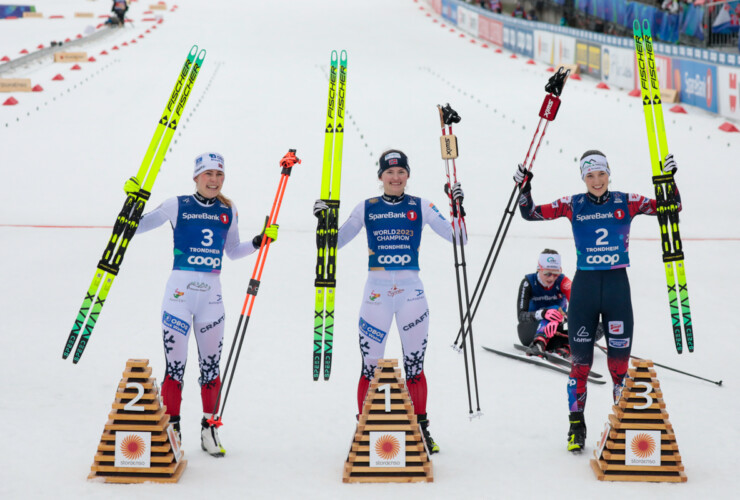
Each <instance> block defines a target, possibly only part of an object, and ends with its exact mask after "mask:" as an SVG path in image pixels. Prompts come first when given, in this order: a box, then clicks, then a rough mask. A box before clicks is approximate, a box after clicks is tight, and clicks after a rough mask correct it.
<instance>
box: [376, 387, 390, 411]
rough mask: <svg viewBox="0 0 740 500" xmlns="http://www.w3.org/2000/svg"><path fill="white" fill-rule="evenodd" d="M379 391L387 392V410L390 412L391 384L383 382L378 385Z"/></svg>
mask: <svg viewBox="0 0 740 500" xmlns="http://www.w3.org/2000/svg"><path fill="white" fill-rule="evenodd" d="M378 392H384V393H385V411H386V413H390V411H391V384H383V385H381V386H379V387H378Z"/></svg>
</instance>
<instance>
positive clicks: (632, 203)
mask: <svg viewBox="0 0 740 500" xmlns="http://www.w3.org/2000/svg"><path fill="white" fill-rule="evenodd" d="M673 192H674V193H675V199H676V204H677V205H678V211H679V212H680V211H681V210H682V208H683V207H682V206H681V193H679V192H678V188H677V187H676V184H675V183H674V184H673ZM627 199H628V200H629V201H628V202H627V205H628V206H629V211H630V216H631V217H634V216H635V215H639V214H646V215H658V202H657V201H655V200H654V199H652V198H648V197H647V196H642V195H639V194H634V193H629V194H628V195H627Z"/></svg>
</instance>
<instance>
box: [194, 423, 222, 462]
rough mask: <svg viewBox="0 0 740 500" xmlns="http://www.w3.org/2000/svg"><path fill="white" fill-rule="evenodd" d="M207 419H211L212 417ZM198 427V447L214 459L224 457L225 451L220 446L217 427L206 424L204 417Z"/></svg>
mask: <svg viewBox="0 0 740 500" xmlns="http://www.w3.org/2000/svg"><path fill="white" fill-rule="evenodd" d="M208 418H212V416H209V417H208ZM200 426H201V429H200V447H201V448H203V451H205V452H206V453H208V454H209V455H211V456H214V457H223V456H224V455H226V450H224V447H223V446H221V440H220V439H219V438H218V427H217V426H215V425H213V424H210V423H208V419H207V418H206V417H205V416H204V417H203V420H201V421H200Z"/></svg>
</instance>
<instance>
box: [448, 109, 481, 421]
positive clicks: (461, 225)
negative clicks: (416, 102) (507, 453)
mask: <svg viewBox="0 0 740 500" xmlns="http://www.w3.org/2000/svg"><path fill="white" fill-rule="evenodd" d="M437 109H438V110H439V121H440V125H441V128H442V137H441V146H442V159H443V160H444V161H445V174H446V175H447V184H445V191H446V192H447V196H448V197H449V201H450V216H451V219H452V222H451V224H452V249H453V255H454V258H455V281H456V283H457V302H458V308H459V311H460V328H461V329H466V328H465V321H466V320H467V321H468V327H467V329H466V331H468V332H469V338H470V364H471V367H472V370H473V383H474V389H475V404H476V410H477V412H476V413H475V414H473V403H472V398H471V394H470V372H469V369H468V352H467V347H466V343H465V339H463V357H464V359H465V379H466V382H467V388H468V410H469V417H470V418H471V419H472V418H474V417H476V416H478V417H479V416H482V413H481V410H480V399H479V394H478V372H477V369H476V365H475V343H474V342H473V325H472V324H471V323H470V321H471V318H470V292H469V288H468V273H467V267H466V260H465V245H464V238H466V237H467V227H466V225H465V216H464V214H463V208H462V203H461V201H460V200H454V199H453V198H452V184H453V183H456V182H457V165H456V164H455V158H457V137H455V135H454V134H453V133H452V124H453V123H459V122H460V115H459V114H458V113H457V111H455V110H454V109H452V107H451V106H450V105H449V104H447V105H446V106H444V107H442V106H440V105H437ZM445 125H447V133H445ZM450 160H452V176H450ZM455 221H457V228H456V222H455ZM458 229H459V231H458ZM458 239H459V246H460V258H459V259H458V252H457V247H458ZM461 274H462V282H463V290H464V291H465V308H464V309H463V295H462V290H461V288H460V275H461ZM463 311H464V312H463Z"/></svg>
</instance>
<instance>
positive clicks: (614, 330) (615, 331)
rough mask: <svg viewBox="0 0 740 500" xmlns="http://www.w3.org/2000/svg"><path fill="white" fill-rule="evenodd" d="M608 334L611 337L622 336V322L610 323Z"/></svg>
mask: <svg viewBox="0 0 740 500" xmlns="http://www.w3.org/2000/svg"><path fill="white" fill-rule="evenodd" d="M609 333H611V334H612V335H622V334H623V333H624V321H610V322H609Z"/></svg>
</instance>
